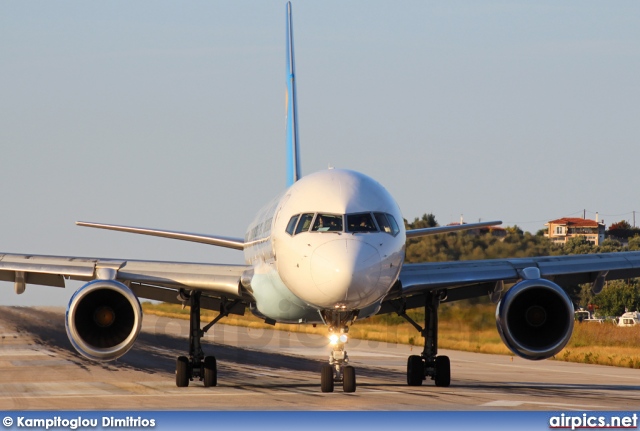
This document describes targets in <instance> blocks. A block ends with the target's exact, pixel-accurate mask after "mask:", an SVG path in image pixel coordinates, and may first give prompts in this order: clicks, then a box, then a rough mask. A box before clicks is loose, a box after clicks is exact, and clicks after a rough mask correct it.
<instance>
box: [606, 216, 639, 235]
mask: <svg viewBox="0 0 640 431" xmlns="http://www.w3.org/2000/svg"><path fill="white" fill-rule="evenodd" d="M607 234H608V235H610V236H615V237H617V238H630V237H632V236H634V235H638V234H640V229H638V228H634V227H632V226H631V225H630V224H629V222H628V221H626V220H620V221H619V222H617V223H613V224H612V225H611V226H609V230H608V231H607Z"/></svg>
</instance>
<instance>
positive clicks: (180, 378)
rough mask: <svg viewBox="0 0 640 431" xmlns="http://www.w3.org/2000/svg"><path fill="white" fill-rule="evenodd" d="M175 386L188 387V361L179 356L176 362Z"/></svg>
mask: <svg viewBox="0 0 640 431" xmlns="http://www.w3.org/2000/svg"><path fill="white" fill-rule="evenodd" d="M176 386H177V387H179V388H186V387H187V386H189V359H188V358H187V357H186V356H180V357H178V359H177V360H176Z"/></svg>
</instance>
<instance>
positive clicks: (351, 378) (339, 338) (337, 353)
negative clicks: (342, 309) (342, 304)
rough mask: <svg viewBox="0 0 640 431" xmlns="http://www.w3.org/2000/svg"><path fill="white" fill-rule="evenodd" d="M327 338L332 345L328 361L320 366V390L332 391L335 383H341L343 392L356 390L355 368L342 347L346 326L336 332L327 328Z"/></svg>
mask: <svg viewBox="0 0 640 431" xmlns="http://www.w3.org/2000/svg"><path fill="white" fill-rule="evenodd" d="M329 331H330V333H331V335H330V336H329V340H330V343H331V346H332V347H333V349H332V351H331V354H330V355H329V363H328V364H325V365H323V366H322V370H321V372H320V389H321V390H322V392H333V388H334V384H335V383H342V390H343V391H344V392H355V391H356V370H355V368H353V367H352V366H351V365H347V364H348V363H349V356H348V355H347V351H346V350H345V349H344V345H345V344H346V343H347V340H348V337H347V332H348V331H349V328H348V327H346V326H345V327H344V328H342V329H341V330H340V331H339V333H336V331H335V328H330V329H329Z"/></svg>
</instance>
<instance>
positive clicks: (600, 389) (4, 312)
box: [0, 307, 640, 411]
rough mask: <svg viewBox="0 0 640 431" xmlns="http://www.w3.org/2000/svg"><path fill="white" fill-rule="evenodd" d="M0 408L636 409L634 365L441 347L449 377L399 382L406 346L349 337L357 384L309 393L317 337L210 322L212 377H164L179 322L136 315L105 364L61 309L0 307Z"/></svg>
mask: <svg viewBox="0 0 640 431" xmlns="http://www.w3.org/2000/svg"><path fill="white" fill-rule="evenodd" d="M0 336H1V338H0V410H30V409H40V410H61V409H62V410H76V409H80V410H84V409H100V410H104V409H107V410H109V409H118V410H120V409H124V410H167V409H169V410H274V409H276V410H554V411H559V410H562V411H570V410H576V411H586V410H635V409H637V407H638V398H639V397H640V370H637V369H628V368H614V367H606V366H598V365H587V364H570V363H565V362H560V361H551V360H547V361H539V362H531V361H526V360H523V359H520V358H517V357H514V358H512V357H509V356H500V355H484V354H475V353H467V352H457V351H441V352H440V353H441V354H446V355H448V356H449V357H450V358H451V374H452V379H451V380H452V382H451V386H450V387H448V388H436V387H435V386H434V384H433V382H431V381H427V382H425V384H424V385H423V386H421V387H408V386H407V385H406V374H405V373H406V371H405V370H406V361H407V357H408V356H409V355H411V354H418V353H419V351H420V350H421V349H416V348H415V347H414V348H413V350H411V348H410V347H409V346H404V345H395V344H385V343H377V342H368V341H360V340H350V341H349V343H348V344H347V351H348V354H349V357H350V360H351V365H353V366H355V367H356V374H357V384H358V386H357V391H356V392H355V393H352V394H345V393H343V392H342V391H341V388H340V387H339V386H336V392H334V393H321V392H320V366H321V364H322V363H324V362H325V361H326V360H327V358H328V354H329V347H328V346H327V340H326V338H325V337H320V336H315V335H304V334H296V333H289V332H281V331H273V330H262V329H251V328H242V327H233V326H225V325H215V326H214V328H213V329H212V330H211V331H209V333H208V334H207V335H206V337H205V338H204V340H203V342H204V349H205V353H207V354H214V355H215V356H216V357H217V359H218V372H219V376H218V384H219V385H218V386H217V387H213V388H204V387H203V385H202V383H201V382H192V383H191V384H190V386H189V387H188V388H177V387H176V386H175V376H174V371H175V359H176V357H177V356H179V355H184V354H185V353H186V349H187V336H188V321H184V320H176V319H168V318H158V317H156V316H151V315H145V317H144V323H143V329H142V332H141V334H140V336H139V337H138V340H137V342H136V345H135V346H134V348H133V349H132V350H131V351H130V352H129V353H127V354H126V355H125V356H123V357H122V358H120V359H119V360H117V361H115V362H108V363H99V362H93V361H89V360H86V359H84V358H83V357H82V356H80V355H79V354H77V353H76V352H75V351H74V350H73V348H72V347H71V344H70V342H69V341H68V339H67V335H66V331H65V327H64V310H63V309H53V308H17V307H16V308H14V307H0Z"/></svg>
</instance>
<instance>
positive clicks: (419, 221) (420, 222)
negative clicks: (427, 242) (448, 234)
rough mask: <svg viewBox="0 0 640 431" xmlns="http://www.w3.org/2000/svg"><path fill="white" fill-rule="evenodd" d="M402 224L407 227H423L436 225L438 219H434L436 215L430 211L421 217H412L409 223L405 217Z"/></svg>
mask: <svg viewBox="0 0 640 431" xmlns="http://www.w3.org/2000/svg"><path fill="white" fill-rule="evenodd" d="M404 225H405V227H406V228H407V229H424V228H427V227H436V226H438V221H437V220H436V216H434V215H433V214H432V213H429V214H427V213H424V214H423V215H422V218H418V217H416V218H415V219H413V222H411V223H409V222H407V220H406V219H405V221H404Z"/></svg>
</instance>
